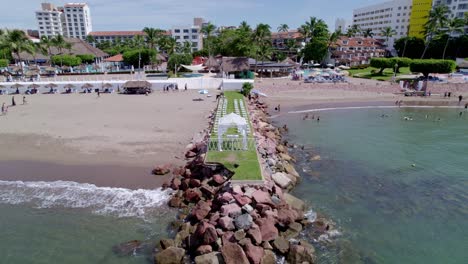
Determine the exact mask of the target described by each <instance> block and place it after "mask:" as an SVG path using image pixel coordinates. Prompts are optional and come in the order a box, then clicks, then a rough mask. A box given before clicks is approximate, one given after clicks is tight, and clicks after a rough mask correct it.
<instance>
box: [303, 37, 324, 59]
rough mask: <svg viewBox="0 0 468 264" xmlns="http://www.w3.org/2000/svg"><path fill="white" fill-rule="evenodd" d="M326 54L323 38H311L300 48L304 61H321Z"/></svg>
mask: <svg viewBox="0 0 468 264" xmlns="http://www.w3.org/2000/svg"><path fill="white" fill-rule="evenodd" d="M326 54H327V41H326V40H324V39H319V38H316V39H312V41H311V42H309V43H307V44H306V45H305V47H304V49H303V50H302V56H303V57H304V61H322V59H323V57H324V56H325V55H326Z"/></svg>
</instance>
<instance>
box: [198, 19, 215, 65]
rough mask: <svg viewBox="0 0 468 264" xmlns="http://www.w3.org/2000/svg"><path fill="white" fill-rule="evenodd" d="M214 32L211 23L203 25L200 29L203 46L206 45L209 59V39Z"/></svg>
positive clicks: (213, 26)
mask: <svg viewBox="0 0 468 264" xmlns="http://www.w3.org/2000/svg"><path fill="white" fill-rule="evenodd" d="M215 30H216V26H215V25H213V24H211V23H208V24H207V25H205V26H204V27H203V28H202V29H201V32H202V33H203V34H204V37H205V38H204V45H206V49H207V50H208V56H209V57H211V54H212V53H211V48H212V47H211V43H210V42H211V38H212V35H213V33H214V31H215Z"/></svg>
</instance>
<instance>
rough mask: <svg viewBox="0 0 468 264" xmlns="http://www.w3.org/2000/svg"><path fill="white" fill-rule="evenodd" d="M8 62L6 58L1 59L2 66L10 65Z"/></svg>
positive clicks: (0, 65)
mask: <svg viewBox="0 0 468 264" xmlns="http://www.w3.org/2000/svg"><path fill="white" fill-rule="evenodd" d="M8 62H9V61H8V60H6V59H0V68H5V67H8Z"/></svg>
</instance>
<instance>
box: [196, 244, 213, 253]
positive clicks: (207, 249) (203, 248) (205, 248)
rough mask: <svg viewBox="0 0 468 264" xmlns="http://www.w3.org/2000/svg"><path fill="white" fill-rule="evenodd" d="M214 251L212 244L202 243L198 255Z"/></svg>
mask: <svg viewBox="0 0 468 264" xmlns="http://www.w3.org/2000/svg"><path fill="white" fill-rule="evenodd" d="M212 251H213V248H212V247H211V246H210V245H201V246H199V247H198V248H197V251H196V253H197V255H204V254H208V253H211V252H212Z"/></svg>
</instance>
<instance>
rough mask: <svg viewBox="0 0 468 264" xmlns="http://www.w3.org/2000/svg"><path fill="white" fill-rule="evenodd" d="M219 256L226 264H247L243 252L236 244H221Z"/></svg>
mask: <svg viewBox="0 0 468 264" xmlns="http://www.w3.org/2000/svg"><path fill="white" fill-rule="evenodd" d="M221 254H223V257H224V261H225V262H226V264H249V260H248V259H247V256H246V255H245V252H244V250H243V249H242V248H241V247H240V246H239V245H238V244H237V243H229V242H228V243H227V244H224V243H223V247H222V248H221Z"/></svg>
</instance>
